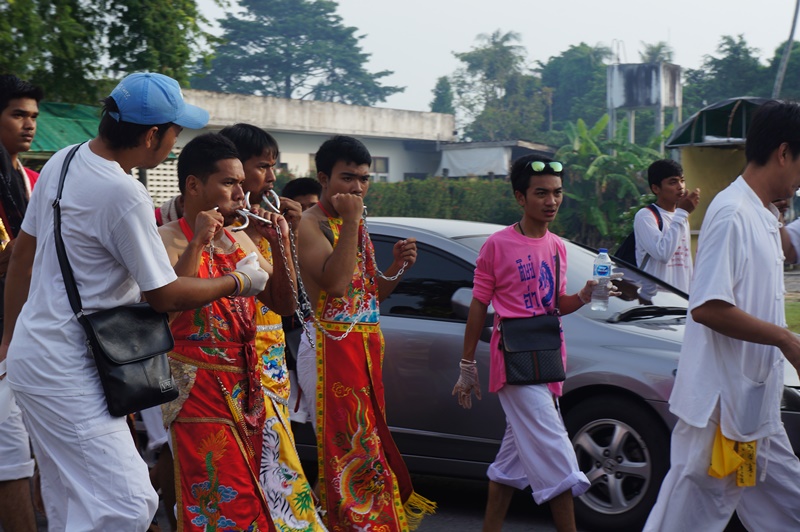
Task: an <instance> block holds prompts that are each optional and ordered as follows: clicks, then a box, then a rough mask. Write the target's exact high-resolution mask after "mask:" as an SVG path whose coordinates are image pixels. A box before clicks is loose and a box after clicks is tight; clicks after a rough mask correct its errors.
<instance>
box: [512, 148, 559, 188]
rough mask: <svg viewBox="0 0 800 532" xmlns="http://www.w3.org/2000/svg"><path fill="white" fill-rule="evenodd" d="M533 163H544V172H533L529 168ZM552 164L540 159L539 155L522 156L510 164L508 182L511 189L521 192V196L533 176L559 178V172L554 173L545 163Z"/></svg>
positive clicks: (542, 158) (547, 160)
mask: <svg viewBox="0 0 800 532" xmlns="http://www.w3.org/2000/svg"><path fill="white" fill-rule="evenodd" d="M533 161H540V162H543V163H545V166H544V170H542V171H541V172H534V171H533V169H532V168H531V166H530V163H531V162H533ZM552 162H554V161H553V160H552V159H549V158H547V157H542V156H541V155H534V154H531V155H524V156H522V157H520V158H519V159H517V160H516V161H514V162H513V163H512V164H511V173H510V174H509V180H510V181H511V188H512V190H513V191H514V192H521V193H522V194H523V195H524V194H525V193H526V192H527V191H528V187H529V186H530V183H531V176H535V175H554V176H556V177H561V172H556V171H555V170H553V169H552V168H550V166H549V165H548V164H547V163H552Z"/></svg>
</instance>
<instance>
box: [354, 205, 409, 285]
mask: <svg viewBox="0 0 800 532" xmlns="http://www.w3.org/2000/svg"><path fill="white" fill-rule="evenodd" d="M363 219H364V242H366V240H367V238H368V237H369V231H368V230H367V206H366V205H364V216H363ZM370 253H371V255H372V264H374V265H375V273H377V275H378V277H380V278H381V279H383V280H385V281H389V282H391V281H396V280H398V279H399V278H400V277H401V276H402V275H403V274H404V273H406V266H408V261H407V260H404V261H403V265H402V266H400V271H398V272H397V273H396V274H394V275H392V276H391V277H387V276H386V274H384V273H383V272H382V271H381V270H380V268H378V261H376V260H375V248H374V247H373V248H372V249H370Z"/></svg>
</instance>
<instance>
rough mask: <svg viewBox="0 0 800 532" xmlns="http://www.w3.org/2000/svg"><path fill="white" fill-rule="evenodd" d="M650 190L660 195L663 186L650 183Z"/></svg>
mask: <svg viewBox="0 0 800 532" xmlns="http://www.w3.org/2000/svg"><path fill="white" fill-rule="evenodd" d="M650 192H652V193H653V194H655V195H656V196H658V195H659V194H661V187H660V186H659V185H650Z"/></svg>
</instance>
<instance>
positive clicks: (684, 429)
mask: <svg viewBox="0 0 800 532" xmlns="http://www.w3.org/2000/svg"><path fill="white" fill-rule="evenodd" d="M718 425H719V409H717V411H716V413H715V414H712V420H709V422H708V425H706V426H705V427H704V428H697V427H692V426H691V425H687V424H686V423H684V422H683V421H682V420H678V424H677V425H675V428H674V429H673V430H672V444H671V449H670V454H671V457H670V460H671V467H670V470H669V472H668V473H667V476H666V477H665V478H664V482H663V483H662V484H661V491H659V493H658V500H657V501H656V504H655V506H653V509H652V510H651V512H650V517H649V518H648V519H647V524H646V525H645V528H644V530H645V531H650V532H654V531H663V532H673V531H674V532H687V531H689V530H702V531H703V532H713V531H716V530H719V531H722V530H724V529H725V526H726V525H727V524H728V521H729V520H730V518H731V516H732V515H733V512H734V510H735V511H736V512H737V514H738V515H739V519H740V520H741V521H742V524H743V525H744V526H745V528H747V529H748V530H754V531H755V530H764V531H779V530H780V531H783V530H786V531H788V530H800V461H799V460H798V459H797V457H796V456H795V455H794V452H792V447H791V444H790V443H789V438H788V437H787V436H786V431H785V430H783V431H781V432H780V433H779V434H775V435H774V436H771V437H769V438H765V439H762V440H758V443H757V444H756V449H757V451H756V485H755V486H754V487H750V488H740V487H738V486H737V485H736V478H735V475H733V474H732V475H728V476H727V477H725V478H722V479H718V478H714V477H711V476H709V474H708V467H709V465H710V463H711V449H712V445H713V443H714V437H715V436H716V432H717V426H718ZM764 468H766V478H764V479H763V480H762V474H764Z"/></svg>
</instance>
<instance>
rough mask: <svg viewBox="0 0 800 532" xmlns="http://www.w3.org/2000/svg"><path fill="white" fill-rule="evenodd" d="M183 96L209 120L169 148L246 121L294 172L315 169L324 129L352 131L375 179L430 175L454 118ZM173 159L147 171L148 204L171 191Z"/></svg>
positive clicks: (206, 95) (217, 95) (173, 186)
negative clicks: (266, 134)
mask: <svg viewBox="0 0 800 532" xmlns="http://www.w3.org/2000/svg"><path fill="white" fill-rule="evenodd" d="M184 98H185V99H186V101H187V102H189V103H191V104H194V105H197V106H199V107H202V108H203V109H206V110H208V112H209V113H210V120H209V123H208V126H207V127H206V129H204V130H199V131H191V130H186V131H184V132H183V133H182V134H181V136H180V137H179V140H178V145H177V146H176V152H180V149H181V147H182V146H183V145H184V144H185V143H186V142H188V141H189V140H190V139H192V138H193V137H194V136H196V135H200V134H202V133H207V132H209V131H219V130H220V129H222V128H223V127H225V126H229V125H232V124H235V123H237V122H246V123H248V124H253V125H255V126H258V127H260V128H263V129H264V130H266V131H268V132H269V133H270V134H272V135H273V136H274V137H275V139H276V140H277V141H278V144H279V146H280V151H281V153H280V158H279V160H278V163H279V166H280V167H281V168H283V169H285V170H287V171H289V172H290V173H292V174H293V175H294V176H297V177H300V176H314V175H316V169H315V168H314V154H315V153H316V151H317V148H318V147H319V146H320V144H322V143H323V142H324V141H325V140H326V139H327V138H329V137H330V136H332V135H337V134H342V135H352V136H354V137H357V138H358V139H360V140H361V141H362V142H364V144H365V145H366V146H367V148H368V149H369V151H370V153H371V154H372V158H373V168H372V170H373V175H374V176H375V179H376V180H379V181H390V182H397V181H403V180H405V179H411V178H424V177H428V176H431V175H434V174H435V173H436V170H437V168H439V162H440V159H441V152H440V147H441V144H442V143H445V142H452V141H453V140H455V117H454V116H453V115H447V114H441V113H425V112H418V111H401V110H397V109H385V108H378V107H363V106H356V105H345V104H340V103H329V102H319V101H312V100H286V99H282V98H273V97H271V96H249V95H242V94H225V93H219V92H209V91H196V90H186V91H184ZM176 163H177V159H171V160H169V161H167V162H165V163H164V164H162V165H160V166H159V167H158V168H155V169H153V170H148V172H147V185H148V189H149V190H150V193H151V194H152V195H153V199H154V201H155V203H156V204H160V203H161V202H163V201H164V200H166V199H169V198H171V197H172V196H174V195H176V194H178V181H177V175H176V171H175V166H176ZM451 175H452V174H451Z"/></svg>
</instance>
